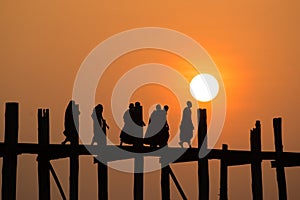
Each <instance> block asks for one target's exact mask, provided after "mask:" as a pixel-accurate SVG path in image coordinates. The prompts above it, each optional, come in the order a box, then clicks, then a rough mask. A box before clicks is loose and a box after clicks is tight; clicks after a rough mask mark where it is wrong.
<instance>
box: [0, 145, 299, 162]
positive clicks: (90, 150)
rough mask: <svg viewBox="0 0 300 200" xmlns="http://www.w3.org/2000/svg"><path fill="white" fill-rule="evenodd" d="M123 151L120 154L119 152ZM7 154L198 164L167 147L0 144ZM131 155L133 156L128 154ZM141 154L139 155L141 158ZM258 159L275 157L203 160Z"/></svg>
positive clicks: (246, 154)
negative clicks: (156, 159) (158, 159)
mask: <svg viewBox="0 0 300 200" xmlns="http://www.w3.org/2000/svg"><path fill="white" fill-rule="evenodd" d="M122 150H123V151H122ZM7 151H10V152H11V151H15V152H16V154H40V153H43V154H46V155H48V156H49V159H50V160H52V159H60V158H66V157H69V156H70V155H74V154H77V155H95V156H97V155H98V156H101V157H103V159H105V160H106V161H115V160H122V159H129V158H134V157H141V156H153V157H161V158H162V159H165V162H191V161H197V160H199V157H198V154H199V150H198V148H188V149H185V148H176V147H168V148H164V149H157V148H153V147H147V146H144V147H142V148H140V149H136V148H134V147H132V146H122V147H121V146H118V145H107V146H106V147H105V148H103V147H102V148H101V147H100V146H97V145H93V146H92V145H82V144H81V145H78V146H72V145H61V144H50V145H48V146H47V147H46V148H45V147H42V146H40V145H38V144H30V143H18V144H17V145H16V146H15V148H14V149H8V148H6V144H5V143H0V157H3V156H4V155H5V153H6V152H7ZM132 153H134V154H132ZM141 153H143V154H141ZM254 156H255V157H257V156H258V157H259V158H260V159H262V160H276V158H277V157H278V155H277V154H276V152H272V151H262V152H260V153H256V154H255V155H254V154H253V152H251V151H247V150H227V151H223V150H221V149H211V150H210V152H209V153H208V155H207V156H206V158H207V159H224V160H226V161H227V165H241V164H249V163H251V160H252V158H253V157H254ZM174 157H176V158H178V159H176V160H172V159H170V160H168V158H174ZM281 160H282V161H284V160H294V161H300V153H294V152H283V153H282V154H281Z"/></svg>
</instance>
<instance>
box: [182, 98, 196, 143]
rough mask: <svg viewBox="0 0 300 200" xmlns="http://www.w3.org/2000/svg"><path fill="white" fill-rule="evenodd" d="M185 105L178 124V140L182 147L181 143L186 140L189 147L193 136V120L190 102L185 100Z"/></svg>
mask: <svg viewBox="0 0 300 200" xmlns="http://www.w3.org/2000/svg"><path fill="white" fill-rule="evenodd" d="M186 105H187V107H185V108H184V110H183V114H182V120H181V124H180V142H179V145H180V146H181V147H183V143H184V142H187V143H188V145H189V147H190V148H191V147H192V146H191V139H192V137H193V130H194V126H193V122H192V111H191V107H192V102H190V101H187V102H186Z"/></svg>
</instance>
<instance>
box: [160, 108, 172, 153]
mask: <svg viewBox="0 0 300 200" xmlns="http://www.w3.org/2000/svg"><path fill="white" fill-rule="evenodd" d="M168 110H169V106H168V105H165V106H164V113H165V120H166V122H165V124H164V127H163V129H162V130H161V131H160V133H159V139H160V140H159V141H160V144H159V146H160V147H163V146H166V145H168V140H169V137H170V134H169V130H170V127H169V124H168V120H167V113H168Z"/></svg>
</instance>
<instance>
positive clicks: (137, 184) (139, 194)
mask: <svg viewBox="0 0 300 200" xmlns="http://www.w3.org/2000/svg"><path fill="white" fill-rule="evenodd" d="M134 112H135V114H134V118H135V122H136V124H137V125H138V129H137V130H136V131H137V132H136V133H135V134H136V136H137V142H136V144H134V147H135V148H136V150H137V152H141V151H142V148H143V126H144V125H145V124H144V122H143V107H142V106H140V104H139V103H138V102H136V103H135V111H134ZM143 190H144V157H143V156H142V154H139V153H137V154H136V156H135V157H134V189H133V196H134V200H142V199H143V196H144V192H143Z"/></svg>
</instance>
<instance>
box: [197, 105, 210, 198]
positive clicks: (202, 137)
mask: <svg viewBox="0 0 300 200" xmlns="http://www.w3.org/2000/svg"><path fill="white" fill-rule="evenodd" d="M198 122H199V125H198V149H199V150H200V147H201V146H203V145H204V147H206V148H207V137H206V135H207V122H206V109H199V110H198ZM198 183H199V200H200V199H201V200H208V199H209V175H208V160H207V158H200V159H199V160H198Z"/></svg>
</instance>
